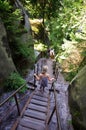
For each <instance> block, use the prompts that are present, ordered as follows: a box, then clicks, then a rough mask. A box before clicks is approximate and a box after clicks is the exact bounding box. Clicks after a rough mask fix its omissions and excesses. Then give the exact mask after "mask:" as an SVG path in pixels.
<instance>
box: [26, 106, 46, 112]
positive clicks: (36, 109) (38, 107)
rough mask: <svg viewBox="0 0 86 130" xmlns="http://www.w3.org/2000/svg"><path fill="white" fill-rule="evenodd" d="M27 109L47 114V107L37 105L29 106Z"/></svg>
mask: <svg viewBox="0 0 86 130" xmlns="http://www.w3.org/2000/svg"><path fill="white" fill-rule="evenodd" d="M27 108H29V109H31V110H35V111H39V112H47V107H43V106H38V105H35V104H29V105H28V107H27Z"/></svg>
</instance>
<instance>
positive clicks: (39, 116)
mask: <svg viewBox="0 0 86 130" xmlns="http://www.w3.org/2000/svg"><path fill="white" fill-rule="evenodd" d="M24 115H25V116H29V117H32V118H35V119H39V120H46V114H44V113H41V112H37V111H33V110H30V109H28V110H26V111H25V113H24Z"/></svg>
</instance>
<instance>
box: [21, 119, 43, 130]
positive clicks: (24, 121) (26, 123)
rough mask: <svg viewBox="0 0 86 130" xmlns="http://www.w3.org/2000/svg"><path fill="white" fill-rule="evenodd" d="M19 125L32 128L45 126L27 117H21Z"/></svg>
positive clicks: (37, 129) (40, 128)
mask: <svg viewBox="0 0 86 130" xmlns="http://www.w3.org/2000/svg"><path fill="white" fill-rule="evenodd" d="M20 125H22V126H23V127H27V128H32V129H34V130H44V128H45V125H44V124H40V123H37V122H32V121H30V120H27V119H21V121H20Z"/></svg>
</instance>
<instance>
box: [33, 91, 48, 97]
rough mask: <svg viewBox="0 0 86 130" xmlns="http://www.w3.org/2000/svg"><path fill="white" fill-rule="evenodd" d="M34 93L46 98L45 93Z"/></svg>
mask: <svg viewBox="0 0 86 130" xmlns="http://www.w3.org/2000/svg"><path fill="white" fill-rule="evenodd" d="M35 95H37V96H40V97H44V98H48V96H47V94H46V93H41V92H40V91H38V92H36V93H35Z"/></svg>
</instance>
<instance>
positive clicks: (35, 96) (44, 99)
mask: <svg viewBox="0 0 86 130" xmlns="http://www.w3.org/2000/svg"><path fill="white" fill-rule="evenodd" d="M33 99H37V100H40V101H44V102H47V101H48V99H47V98H44V97H40V96H38V95H34V96H33Z"/></svg>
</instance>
